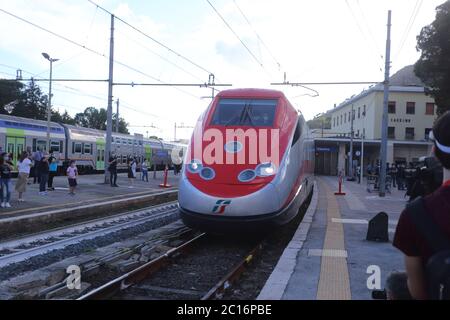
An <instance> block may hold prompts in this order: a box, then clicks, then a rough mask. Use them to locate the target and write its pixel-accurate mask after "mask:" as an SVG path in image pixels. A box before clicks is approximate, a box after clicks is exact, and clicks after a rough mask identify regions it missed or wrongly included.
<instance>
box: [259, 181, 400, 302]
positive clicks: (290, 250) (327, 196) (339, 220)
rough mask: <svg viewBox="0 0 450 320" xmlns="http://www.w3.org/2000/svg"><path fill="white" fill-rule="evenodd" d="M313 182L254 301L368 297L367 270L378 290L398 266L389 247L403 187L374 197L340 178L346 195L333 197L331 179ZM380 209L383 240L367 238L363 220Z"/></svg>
mask: <svg viewBox="0 0 450 320" xmlns="http://www.w3.org/2000/svg"><path fill="white" fill-rule="evenodd" d="M315 186H316V187H315V192H314V196H313V198H312V201H311V204H310V207H309V209H308V211H307V213H306V215H305V217H304V219H303V221H302V223H301V224H300V226H299V228H298V230H297V232H296V233H295V235H294V237H293V239H292V241H291V242H290V243H289V245H288V246H287V247H286V249H285V250H284V252H283V255H282V256H281V258H280V260H279V261H278V263H277V266H276V267H275V269H274V271H273V273H272V274H271V276H270V277H269V279H268V280H267V282H266V284H265V286H264V288H263V290H262V291H261V292H260V295H259V297H258V299H259V300H280V299H283V300H350V299H351V300H369V299H371V292H372V289H374V288H371V289H369V288H368V278H369V277H370V276H372V275H374V271H373V270H379V271H380V273H379V280H380V281H379V283H380V284H381V288H384V284H385V281H386V278H387V277H388V275H389V274H390V273H391V272H392V271H395V270H397V271H400V270H404V266H403V257H402V255H401V253H400V252H399V251H397V250H396V249H395V248H394V247H393V246H392V240H393V236H394V232H395V228H396V224H397V223H398V219H399V216H400V213H401V212H402V210H403V208H404V207H405V205H406V203H407V199H406V198H404V191H397V190H392V194H387V195H386V197H385V198H379V197H378V195H377V194H375V193H368V192H367V190H366V188H365V184H364V183H363V184H358V183H357V182H345V183H344V185H343V189H344V190H343V191H344V192H345V193H346V195H345V196H336V195H334V192H335V191H336V190H338V180H337V179H336V178H335V177H317V178H316V185H315ZM382 211H384V212H386V213H387V214H388V216H389V242H384V243H381V242H370V241H367V240H366V234H367V229H368V221H369V220H370V219H372V218H373V217H374V216H376V215H377V214H378V213H379V212H382ZM375 276H377V275H375ZM371 279H372V278H371ZM369 282H370V283H372V282H371V281H369Z"/></svg>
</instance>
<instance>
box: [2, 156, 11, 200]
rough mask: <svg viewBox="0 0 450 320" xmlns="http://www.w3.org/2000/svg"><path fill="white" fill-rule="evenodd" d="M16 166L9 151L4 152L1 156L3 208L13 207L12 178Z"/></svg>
mask: <svg viewBox="0 0 450 320" xmlns="http://www.w3.org/2000/svg"><path fill="white" fill-rule="evenodd" d="M13 169H14V167H13V164H12V162H11V161H10V158H9V155H8V154H7V153H3V154H2V156H1V157H0V172H1V174H0V175H1V185H2V193H1V205H0V206H1V207H2V208H11V204H10V203H9V202H10V201H11V190H12V186H11V178H12V174H11V172H12V171H13Z"/></svg>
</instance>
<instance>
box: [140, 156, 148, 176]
mask: <svg viewBox="0 0 450 320" xmlns="http://www.w3.org/2000/svg"><path fill="white" fill-rule="evenodd" d="M141 171H142V181H144V180H145V181H147V182H148V162H147V159H144V161H142V164H141Z"/></svg>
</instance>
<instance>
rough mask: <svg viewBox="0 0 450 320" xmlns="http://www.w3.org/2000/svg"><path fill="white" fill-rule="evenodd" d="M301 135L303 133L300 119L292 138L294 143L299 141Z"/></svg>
mask: <svg viewBox="0 0 450 320" xmlns="http://www.w3.org/2000/svg"><path fill="white" fill-rule="evenodd" d="M301 135H302V126H301V122H300V120H298V121H297V127H296V128H295V133H294V138H293V139H292V145H294V144H296V143H297V141H298V139H300V136H301Z"/></svg>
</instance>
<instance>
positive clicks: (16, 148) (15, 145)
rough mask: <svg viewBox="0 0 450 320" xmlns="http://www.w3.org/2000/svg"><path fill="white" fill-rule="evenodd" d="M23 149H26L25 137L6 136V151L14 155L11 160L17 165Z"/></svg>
mask: <svg viewBox="0 0 450 320" xmlns="http://www.w3.org/2000/svg"><path fill="white" fill-rule="evenodd" d="M23 151H25V138H17V137H6V152H8V153H11V154H12V155H13V158H12V159H11V160H12V162H13V164H14V166H16V165H17V160H18V159H19V158H20V155H21V154H22V152H23Z"/></svg>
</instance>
